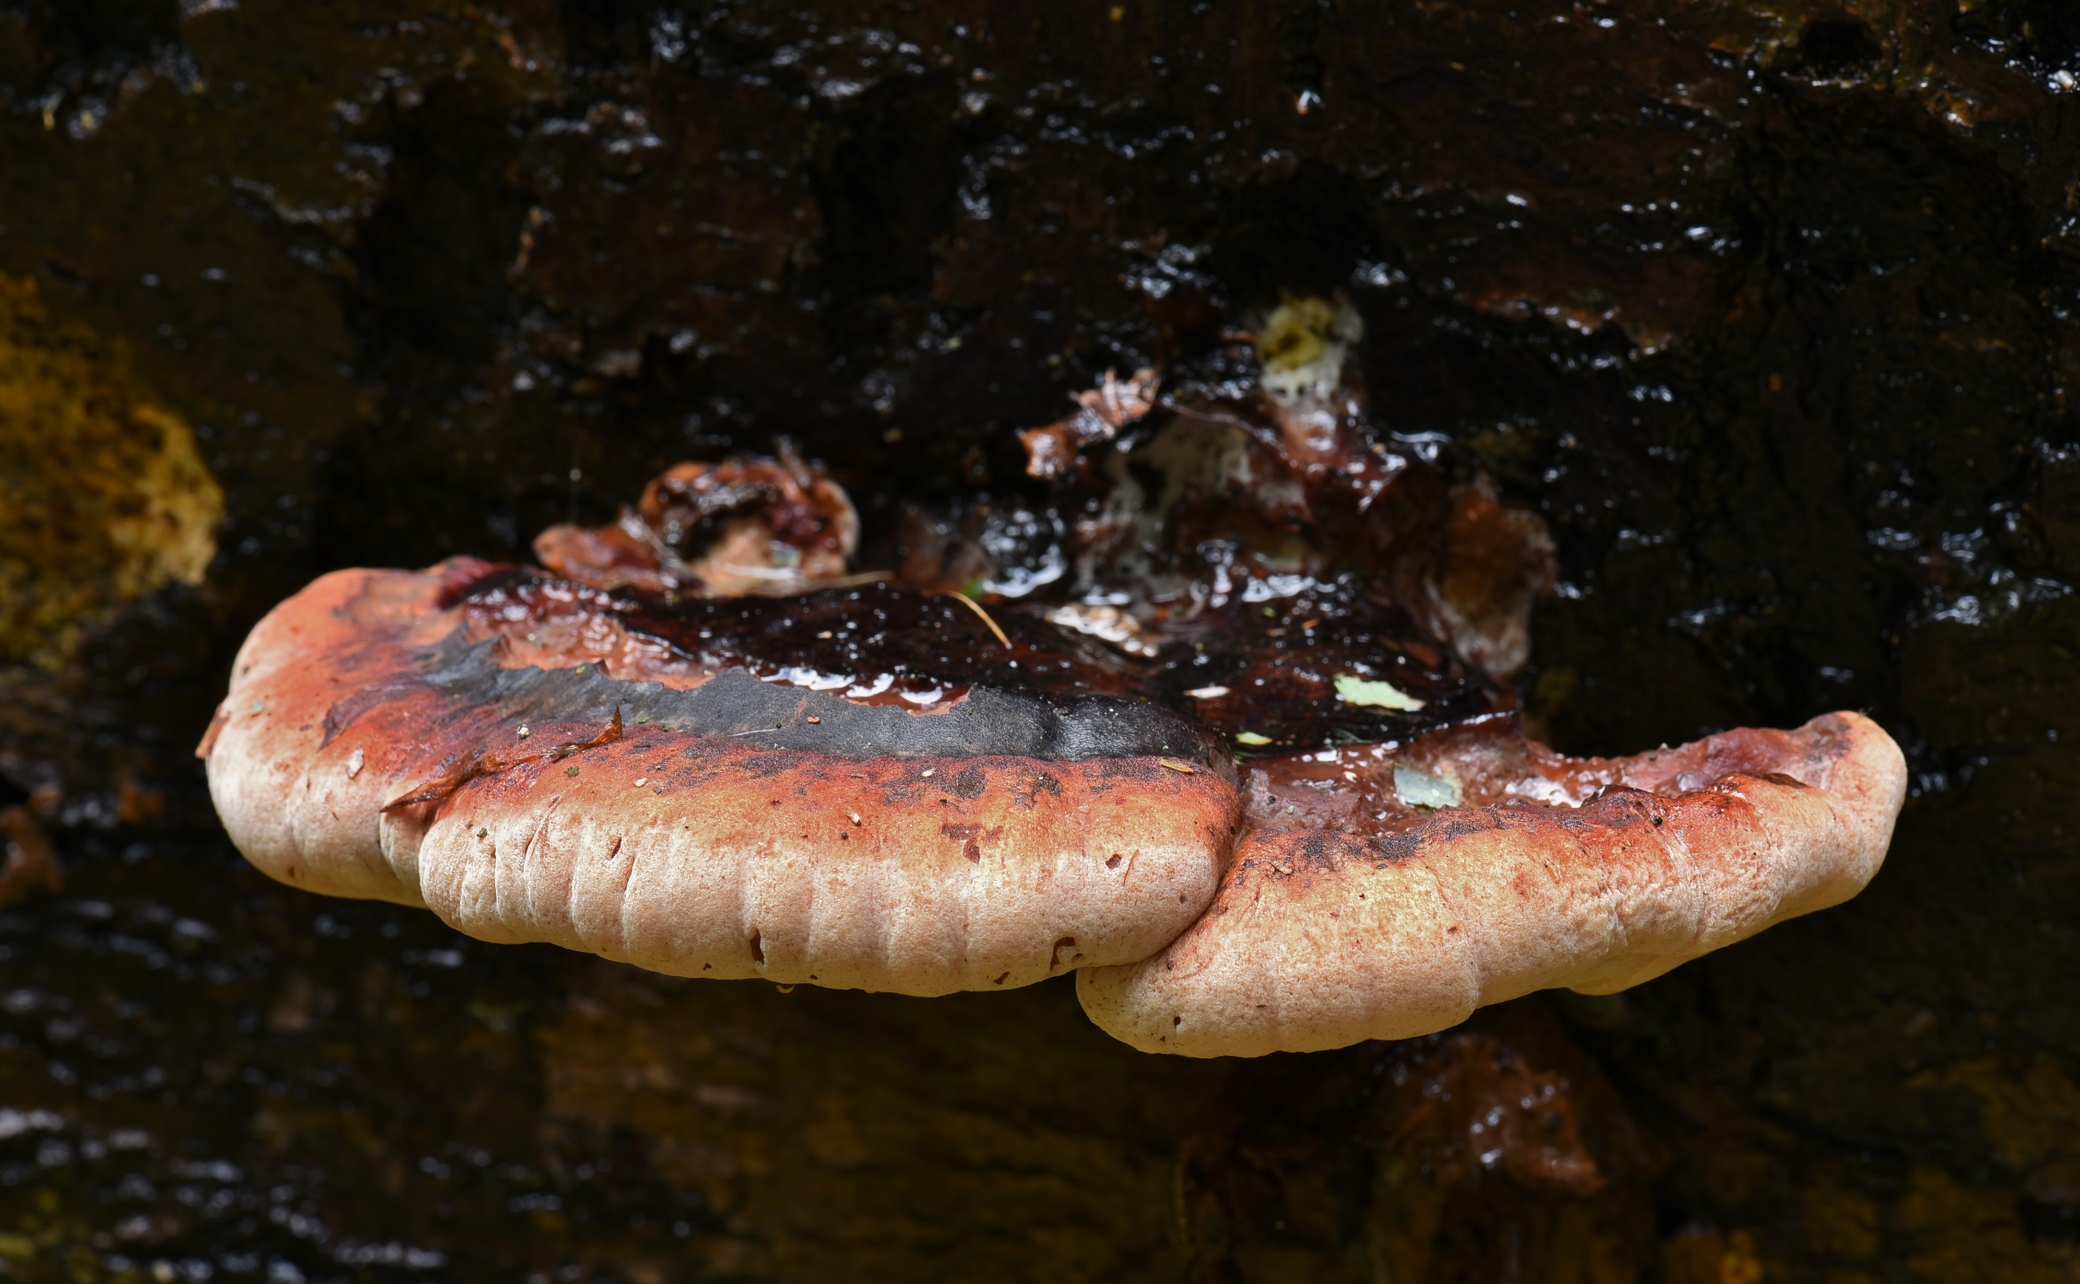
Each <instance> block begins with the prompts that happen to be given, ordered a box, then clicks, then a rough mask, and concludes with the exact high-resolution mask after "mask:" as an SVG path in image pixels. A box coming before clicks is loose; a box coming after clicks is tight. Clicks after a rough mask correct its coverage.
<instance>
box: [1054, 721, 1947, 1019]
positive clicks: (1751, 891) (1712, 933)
mask: <svg viewBox="0 0 2080 1284" xmlns="http://www.w3.org/2000/svg"><path fill="white" fill-rule="evenodd" d="M1477 734H1478V732H1477V731H1469V730H1465V729H1459V728H1454V729H1450V730H1447V731H1445V732H1440V733H1435V734H1434V736H1433V737H1432V738H1431V740H1432V742H1433V743H1432V744H1431V745H1429V746H1427V747H1428V748H1430V749H1432V750H1433V751H1437V752H1438V753H1440V754H1441V755H1442V756H1444V757H1447V758H1448V757H1450V756H1451V751H1452V748H1453V745H1454V743H1455V742H1458V744H1459V747H1460V748H1462V749H1464V748H1467V747H1468V746H1466V744H1465V743H1464V742H1465V741H1467V740H1468V739H1469V738H1470V737H1474V736H1476V735H1477ZM1520 744H1521V742H1520ZM1464 756H1465V755H1462V757H1464ZM1490 756H1491V757H1492V755H1490ZM1527 759H1528V761H1526V760H1527ZM1382 766H1383V768H1386V769H1390V768H1391V764H1387V763H1384V762H1383V764H1382ZM1488 766H1489V767H1490V768H1491V769H1492V768H1494V767H1496V766H1514V767H1516V768H1517V770H1515V771H1507V772H1502V773H1500V774H1501V775H1503V776H1506V777H1508V779H1489V780H1487V781H1485V782H1483V781H1478V780H1469V781H1468V784H1469V785H1473V786H1476V787H1478V786H1482V785H1485V787H1486V792H1487V794H1488V795H1489V796H1490V797H1497V796H1498V795H1509V796H1508V797H1500V798H1498V799H1497V801H1494V802H1491V803H1488V804H1486V805H1464V806H1453V807H1445V808H1442V809H1439V810H1436V811H1435V812H1434V813H1431V814H1430V815H1429V818H1428V819H1427V820H1423V821H1421V822H1420V823H1418V824H1416V825H1415V826H1414V827H1412V828H1408V829H1403V830H1401V831H1399V832H1390V833H1383V834H1382V833H1372V834H1368V833H1366V832H1364V829H1363V826H1362V825H1360V826H1352V825H1349V824H1348V823H1345V824H1342V825H1337V824H1320V823H1315V824H1309V823H1306V822H1307V820H1308V818H1306V817H1301V818H1299V819H1298V820H1291V821H1285V822H1282V821H1281V820H1280V819H1279V817H1280V816H1282V815H1283V813H1282V812H1279V811H1275V810H1270V809H1267V808H1265V807H1264V806H1262V797H1261V794H1262V790H1261V788H1259V789H1256V790H1253V794H1255V795H1258V796H1254V797H1253V799H1252V808H1251V812H1252V816H1251V820H1250V821H1249V822H1248V826H1247V828H1246V831H1245V832H1244V834H1243V836H1242V838H1241V840H1240V843H1239V845H1238V848H1237V851H1236V855H1235V860H1234V862H1233V864H1232V865H1231V866H1230V867H1229V869H1228V872H1227V874H1226V876H1225V878H1224V879H1223V881H1222V885H1221V889H1220V892H1219V894H1218V895H1217V896H1216V897H1215V898H1214V902H1213V904H1212V906H1211V907H1210V908H1209V909H1208V910H1207V912H1206V914H1205V916H1204V917H1202V918H1201V919H1199V920H1198V921H1197V922H1196V923H1194V924H1193V925H1192V926H1191V927H1190V928H1188V929H1186V931H1185V932H1184V934H1183V935H1182V936H1180V937H1179V938H1178V939H1177V940H1175V941H1174V942H1172V943H1171V944H1170V945H1169V946H1168V947H1167V948H1165V949H1164V950H1163V951H1162V952H1160V953H1158V954H1156V955H1155V956H1153V957H1152V958H1149V959H1146V960H1143V961H1141V962H1137V963H1133V964H1128V965H1125V966H1115V967H1094V968H1087V969H1085V970H1084V971H1082V972H1081V973H1079V974H1078V976H1077V994H1078V996H1079V998H1080V999H1081V1000H1082V1002H1083V1006H1084V1010H1085V1011H1086V1012H1087V1013H1088V1014H1089V1015H1090V1017H1091V1019H1092V1020H1094V1021H1096V1022H1097V1023H1098V1025H1100V1026H1101V1027H1103V1028H1104V1029H1105V1030H1106V1031H1108V1032H1109V1033H1111V1034H1112V1035H1114V1036H1115V1037H1117V1038H1119V1039H1121V1040H1124V1041H1125V1042H1127V1043H1129V1044H1132V1045H1133V1046H1135V1047H1137V1048H1140V1049H1142V1050H1144V1051H1148V1052H1172V1053H1180V1054H1183V1055H1186V1056H1197V1057H1211V1056H1259V1055H1262V1054H1264V1053H1268V1052H1274V1051H1288V1052H1299V1051H1313V1050H1318V1049H1323V1048H1335V1047H1342V1046H1344V1045H1347V1044H1351V1043H1356V1042H1358V1041H1360V1040H1363V1039H1399V1038H1408V1037H1412V1036H1415V1035H1421V1034H1428V1033H1431V1032H1434V1031H1437V1030H1442V1029H1445V1028H1447V1027H1449V1026H1452V1025H1456V1024H1458V1023H1459V1022H1460V1021H1462V1020H1464V1019H1465V1018H1466V1017H1467V1016H1468V1015H1469V1014H1471V1013H1472V1012H1473V1010H1474V1009H1475V1008H1477V1007H1481V1006H1484V1005H1486V1004H1490V1003H1499V1002H1502V1001H1503V1000H1505V999H1511V998H1515V997H1517V996H1519V995H1523V994H1528V993H1530V992H1531V991H1533V990H1542V989H1551V988H1559V987H1565V988H1571V989H1575V990H1579V991H1582V992H1585V993H1590V994H1608V993H1614V992H1616V991H1618V990H1623V989H1626V988H1627V987H1629V986H1633V985H1637V984H1639V983H1640V982H1642V981H1646V980H1650V979H1652V978H1653V977H1656V976H1659V975H1661V974H1662V973H1663V972H1666V971H1668V970H1669V969H1671V968H1673V967H1675V966H1677V965H1678V964H1680V963H1683V962H1685V961H1687V960H1689V959H1692V958H1696V957H1697V956H1699V955H1701V954H1705V953H1708V952H1710V951H1712V950H1716V949H1719V948H1721V947H1723V946H1726V945H1730V944H1732V943H1734V942H1735V941H1739V940H1742V939H1744V938H1746V937H1749V936H1753V935H1754V934H1755V933H1757V932H1760V931H1762V930H1763V929H1765V928H1767V927H1769V926H1771V925H1773V924H1775V923H1779V922H1782V921H1783V920H1785V919H1788V918H1794V917H1797V916H1798V915H1801V914H1809V913H1811V912H1813V911H1815V910H1820V909H1825V908H1827V907H1829V906H1831V905H1836V904H1839V903H1841V902H1842V901H1845V900H1847V899H1849V898H1850V897H1852V896H1854V895H1855V894H1856V893H1857V892H1858V891H1860V890H1862V888H1863V886H1864V885H1865V884H1866V883H1868V882H1869V881H1870V879H1871V877H1872V876H1873V875H1874V874H1876V873H1877V870H1878V866H1879V864H1880V862H1881V861H1882V860H1883V859H1884V855H1885V849H1886V845H1887V844H1888V843H1889V842H1890V840H1891V836H1892V827H1893V822H1894V820H1895V818H1896V817H1897V816H1898V813H1899V808H1900V804H1901V801H1902V799H1903V797H1904V795H1905V788H1906V767H1905V762H1904V759H1903V758H1902V757H1901V754H1900V751H1899V747H1898V746H1897V745H1895V744H1894V743H1893V742H1892V739H1891V738H1890V737H1889V736H1887V735H1886V734H1885V732H1884V731H1883V730H1881V729H1880V728H1879V727H1878V726H1877V725H1876V724H1875V723H1873V722H1871V721H1870V720H1869V719H1867V718H1864V717H1862V716H1861V715H1858V714H1855V713H1835V714H1829V715H1826V716H1824V717H1820V718H1816V719H1814V720H1813V721H1811V722H1809V723H1807V724H1806V725H1805V726H1803V727H1801V728H1799V729H1798V730H1796V731H1791V732H1782V731H1752V730H1741V731H1732V732H1726V733H1724V734H1722V735H1717V736H1712V737H1709V738H1707V739H1705V740H1703V741H1699V742H1697V743H1695V744H1691V745H1686V746H1683V747H1682V748H1680V749H1676V750H1668V749H1663V750H1659V751H1656V752H1655V753H1653V754H1641V755H1638V756H1637V757H1634V758H1629V759H1618V760H1566V759H1560V758H1559V757H1558V756H1557V755H1551V754H1547V753H1545V752H1544V751H1542V750H1540V749H1538V747H1537V746H1529V745H1523V746H1522V749H1521V752H1520V753H1518V754H1517V761H1515V762H1514V763H1505V764H1497V763H1494V762H1490V763H1489V764H1488ZM1527 768H1528V769H1527ZM1401 771H1402V772H1403V773H1405V774H1403V776H1402V777H1401V779H1402V781H1403V782H1404V787H1406V783H1407V782H1408V781H1410V780H1411V779H1434V777H1430V776H1429V775H1428V773H1425V772H1413V771H1411V770H1410V769H1409V768H1407V767H1402V768H1401ZM1353 774H1355V773H1353ZM1391 778H1392V777H1391V775H1390V776H1389V779H1391ZM1598 781H1601V782H1604V783H1605V784H1607V785H1608V787H1606V788H1601V789H1599V790H1598V791H1597V792H1596V794H1595V795H1594V796H1593V797H1589V798H1588V799H1587V800H1586V801H1584V802H1582V803H1581V805H1580V806H1579V807H1575V806H1571V805H1568V804H1567V803H1566V802H1565V801H1556V802H1555V803H1553V804H1541V803H1537V802H1532V801H1529V799H1530V798H1532V797H1536V796H1538V795H1539V794H1540V793H1546V794H1548V795H1549V796H1554V797H1556V799H1557V796H1558V794H1560V793H1561V792H1563V791H1565V790H1567V789H1568V788H1577V789H1580V788H1587V787H1593V786H1595V785H1596V783H1597V782H1598ZM1259 783H1260V784H1261V782H1259ZM1454 783H1455V784H1456V782H1454ZM1287 810H1290V808H1288V809H1287ZM1267 811H1269V812H1270V814H1269V815H1268V816H1267V815H1266V814H1265V813H1266V812H1267Z"/></svg>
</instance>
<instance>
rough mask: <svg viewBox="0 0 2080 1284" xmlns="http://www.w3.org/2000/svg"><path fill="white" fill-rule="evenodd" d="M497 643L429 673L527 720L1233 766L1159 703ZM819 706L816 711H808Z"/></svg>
mask: <svg viewBox="0 0 2080 1284" xmlns="http://www.w3.org/2000/svg"><path fill="white" fill-rule="evenodd" d="M497 645H498V644H497V642H495V641H490V642H482V643H477V644H474V645H472V644H470V643H466V642H464V641H462V640H461V638H460V636H459V635H457V636H454V637H451V638H449V639H448V641H446V642H444V643H442V644H441V645H440V646H438V647H435V648H433V649H432V651H431V652H430V653H428V655H427V656H426V659H425V661H424V662H423V663H424V664H425V666H426V667H425V669H424V672H425V674H426V679H427V681H428V682H430V683H431V684H432V685H433V686H434V687H435V688H436V689H438V690H440V691H442V692H443V693H446V694H449V695H454V696H460V697H461V698H462V700H463V701H464V702H466V703H468V704H470V705H475V706H492V707H496V708H497V709H498V710H499V711H500V712H501V713H502V714H504V715H505V716H509V717H513V718H519V719H523V720H528V719H531V720H534V721H539V722H545V723H547V722H560V721H566V722H593V723H596V722H606V721H608V720H609V719H611V718H612V717H613V716H614V711H615V710H616V709H617V708H618V709H619V710H620V711H621V716H622V718H623V719H624V720H625V721H633V720H634V719H636V718H637V717H639V716H647V717H648V719H649V721H650V722H652V723H662V724H663V725H665V726H667V727H669V728H671V729H672V730H674V731H677V732H683V733H685V734H688V735H696V736H728V737H731V738H734V739H739V740H742V741H744V742H745V743H746V744H751V745H758V746H760V747H763V748H769V749H804V750H812V751H815V752H818V753H830V754H838V755H840V756H843V757H847V758H880V757H897V758H926V757H940V758H967V757H981V756H986V755H1000V754H1001V755H1008V756H1016V757H1025V758H1052V759H1057V760H1062V761H1072V762H1073V761H1079V760H1083V759H1090V758H1128V757H1142V756H1162V757H1172V758H1178V759H1181V760H1183V761H1185V762H1188V763H1192V764H1194V765H1197V766H1203V767H1207V768H1211V769H1213V770H1215V771H1218V772H1220V773H1222V774H1223V775H1225V774H1227V773H1228V772H1230V771H1232V769H1233V768H1232V765H1231V764H1230V762H1229V759H1228V754H1227V751H1226V748H1225V746H1223V744H1222V743H1221V741H1220V739H1219V738H1218V737H1217V736H1215V735H1214V733H1213V732H1212V731H1210V730H1208V729H1207V728H1205V727H1202V726H1199V725H1198V724H1196V723H1194V722H1191V721H1189V720H1187V719H1185V718H1183V717H1181V716H1179V715H1178V714H1176V713H1173V712H1171V711H1170V710H1168V709H1165V708H1163V707H1162V706H1160V705H1154V704H1144V703H1136V702H1131V701H1126V700H1114V699H1108V698H1106V697H1103V696H1087V697H1084V698H1083V699H1080V700H1077V701H1076V702H1074V703H1073V704H1070V705H1068V706H1066V707H1057V706H1055V705H1054V704H1052V703H1050V702H1048V701H1046V700H1043V699H1040V698H1039V697H1037V696H1029V695H1020V694H1015V693H1012V692H1007V691H997V690H994V689H992V688H989V687H972V688H970V689H969V691H968V694H967V697H966V698H965V699H963V700H961V701H959V702H958V703H956V704H954V705H953V706H952V707H951V708H949V709H947V710H945V711H944V712H942V713H912V712H910V711H909V710H907V709H902V708H898V707H895V706H891V705H863V704H854V703H853V702H851V701H850V700H846V699H844V698H842V697H840V696H836V695H832V694H830V693H829V692H824V691H811V690H808V689H806V688H803V687H793V686H784V685H781V684H778V683H772V682H763V681H760V680H759V679H758V678H755V677H753V676H752V675H751V674H749V673H747V672H745V671H744V670H742V669H728V670H724V671H723V672H721V673H719V674H717V675H715V676H714V677H712V678H710V679H708V680H707V681H706V682H703V683H702V684H701V685H700V686H698V687H695V688H693V689H692V690H690V691H682V690H678V689H676V688H673V687H668V686H665V685H664V684H663V683H659V682H628V681H621V680H619V679H615V678H610V677H608V676H606V675H605V674H602V673H600V672H599V670H598V669H597V667H595V666H592V665H585V666H581V668H582V671H581V668H570V669H561V668H559V669H538V668H527V669H507V668H501V667H500V666H499V664H498V663H497V661H496V660H494V659H493V658H492V651H493V648H495V647H496V646H497ZM812 715H813V716H814V717H815V718H816V719H817V721H815V722H810V721H809V718H810V717H811V716H812Z"/></svg>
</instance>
